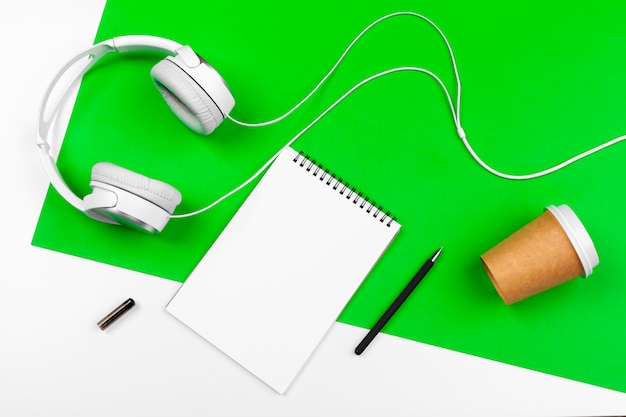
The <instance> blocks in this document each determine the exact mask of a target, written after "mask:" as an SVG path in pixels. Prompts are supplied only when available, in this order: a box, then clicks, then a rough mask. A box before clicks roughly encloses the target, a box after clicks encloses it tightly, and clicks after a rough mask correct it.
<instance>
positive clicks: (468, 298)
mask: <svg viewBox="0 0 626 417" xmlns="http://www.w3.org/2000/svg"><path fill="white" fill-rule="evenodd" d="M544 3H549V4H547V5H546V4H544ZM579 4H580V5H579V6H576V3H572V2H565V1H559V2H545V1H536V0H531V1H524V2H520V3H519V4H517V3H506V4H505V3H501V2H463V1H452V2H450V1H447V2H434V1H431V2H416V1H412V2H409V1H395V0H394V1H386V2H379V1H358V2H357V1H350V2H348V1H346V2H336V1H328V0H322V1H317V2H314V3H310V2H303V4H299V2H293V4H283V3H276V4H268V3H266V2H252V1H250V2H247V1H244V2H242V1H238V2H206V1H197V0H188V1H185V2H158V1H145V0H143V1H139V0H137V1H132V2H130V1H126V0H124V1H121V0H110V1H109V2H108V4H107V6H106V9H105V12H104V15H103V17H102V22H101V25H100V28H99V31H98V35H97V39H96V41H100V40H103V39H107V38H110V37H113V36H118V35H123V34H154V35H159V36H163V37H170V38H172V39H176V40H177V41H179V42H181V43H188V44H190V45H192V46H193V47H194V49H195V50H196V51H197V52H198V53H200V54H201V55H203V56H204V57H205V58H206V59H207V60H208V61H209V62H211V63H212V64H213V65H214V66H215V67H216V68H217V69H218V70H219V71H220V72H221V74H222V75H223V76H224V78H225V79H226V80H227V81H228V83H229V85H230V86H231V88H232V91H233V93H234V95H235V97H236V99H237V101H238V104H237V105H236V107H235V109H234V111H233V115H234V116H235V117H238V118H240V119H243V120H247V121H264V120H267V119H269V118H273V117H275V116H277V115H280V114H282V113H283V112H284V111H285V110H287V109H288V108H290V107H291V106H292V105H293V104H295V103H296V102H297V101H298V100H299V99H300V98H301V97H303V96H304V94H306V93H307V92H308V91H309V90H310V89H311V88H312V87H313V86H314V85H315V83H316V82H317V81H318V80H319V79H320V78H321V76H322V75H323V74H325V72H326V71H327V70H328V69H329V68H330V66H331V65H332V63H334V61H335V60H336V59H337V57H338V56H339V54H340V52H341V51H342V50H343V49H344V47H345V46H346V45H347V44H348V42H349V41H350V40H351V39H352V38H353V37H354V36H355V35H356V34H357V33H358V32H359V31H360V30H361V29H362V28H363V27H364V26H365V25H367V24H368V23H370V22H371V21H373V20H374V19H376V18H377V17H379V16H381V15H383V14H386V13H389V12H393V11H398V10H413V11H416V12H419V13H422V14H425V15H427V16H428V17H429V18H431V19H433V20H434V21H435V22H436V23H438V24H439V25H440V26H441V28H442V29H443V30H444V32H445V33H446V34H447V36H448V37H449V39H450V42H451V43H452V45H453V47H454V50H455V52H456V57H457V60H458V64H459V70H460V73H461V78H462V82H463V92H464V95H463V101H462V121H463V122H464V127H465V130H466V131H467V133H468V135H469V138H470V141H471V142H472V144H473V145H474V147H475V149H476V150H477V152H478V153H479V154H480V155H481V156H482V157H483V158H484V159H485V160H486V161H488V162H489V163H491V164H492V165H494V166H495V167H496V168H499V169H501V170H504V171H507V172H512V173H525V172H530V171H535V170H539V169H543V168H545V167H547V166H550V165H553V164H555V163H557V162H560V161H561V160H563V159H565V158H567V157H569V156H572V155H574V154H576V153H579V152H581V151H583V150H586V149H588V148H590V147H592V146H595V145H597V144H599V143H601V142H604V141H606V140H608V139H611V138H613V137H616V136H618V135H621V134H624V133H626V123H624V116H625V114H626V104H625V103H624V97H626V76H625V74H626V59H625V56H626V54H625V52H626V25H624V22H625V21H626V4H625V3H624V2H623V1H622V0H619V1H604V2H589V3H585V4H584V6H583V3H579ZM89 41H90V40H89V39H86V40H85V45H87V44H88V43H89ZM68 58H69V57H68ZM156 60H157V58H156V57H155V56H150V55H135V56H128V57H126V58H124V59H119V58H115V57H114V58H111V59H106V60H105V62H103V63H102V64H101V65H98V66H97V67H96V68H95V69H94V70H92V71H91V72H90V73H89V74H88V75H87V76H86V77H85V80H84V82H83V85H82V87H81V90H80V93H79V97H78V100H77V104H76V107H75V110H74V113H73V115H72V120H71V122H70V125H69V129H68V133H67V136H66V140H65V144H64V147H63V152H62V153H61V156H60V159H59V167H60V169H61V170H62V172H63V173H64V175H65V177H66V178H67V179H68V182H69V183H70V185H71V187H72V188H73V189H74V190H76V191H77V192H78V193H79V194H80V195H84V194H86V193H87V192H88V191H89V187H88V183H89V176H90V174H89V172H90V170H91V167H92V166H93V164H94V163H96V162H98V161H111V162H115V163H118V164H120V165H123V166H125V167H127V168H130V169H132V170H135V171H137V172H140V173H143V174H145V175H148V176H152V177H156V178H159V179H161V180H164V181H166V182H169V183H171V184H172V185H174V186H176V187H177V188H179V189H180V190H181V192H182V194H183V203H182V205H181V206H180V207H179V209H178V211H177V212H187V211H191V210H194V209H197V208H199V207H202V206H204V205H205V204H207V203H209V202H211V201H213V200H214V199H215V198H217V197H219V196H221V195H222V194H223V193H224V192H226V191H228V190H230V189H231V188H232V187H233V186H234V185H236V184H238V183H240V182H241V181H242V180H243V179H244V178H247V177H248V175H249V174H250V173H252V172H254V171H255V170H256V168H257V167H258V166H259V165H260V164H261V163H262V162H264V161H265V160H266V159H267V158H268V157H269V156H270V155H271V154H273V153H274V152H275V151H276V150H277V149H278V148H279V147H280V146H281V145H282V144H284V143H285V142H286V141H287V140H288V139H290V138H291V137H292V136H293V135H294V134H295V133H297V132H298V131H299V130H300V129H301V128H302V127H303V126H305V125H306V124H307V123H308V122H309V121H310V120H311V119H312V118H313V117H315V116H316V115H317V114H319V113H320V112H321V111H322V110H323V109H325V108H326V106H327V105H329V104H330V103H331V102H332V101H333V100H334V99H335V98H337V97H338V96H339V95H340V94H341V93H343V92H344V91H345V90H347V89H348V88H349V87H350V86H352V85H353V84H355V83H356V82H357V81H359V80H361V79H363V78H365V77H366V76H368V75H371V74H373V73H375V72H377V71H380V70H383V69H387V68H391V67H394V66H402V65H415V66H423V67H426V68H429V69H431V70H433V71H434V72H436V73H437V74H439V75H440V76H441V78H443V80H444V81H445V82H446V83H447V84H448V85H449V86H450V87H451V88H454V83H453V78H452V72H451V67H450V63H449V60H448V57H447V52H446V50H445V48H444V45H443V43H442V41H441V39H440V38H439V37H438V36H437V34H436V32H435V31H434V30H433V29H432V28H431V27H429V26H427V25H426V24H425V23H424V22H422V21H420V20H417V19H414V18H409V17H401V18H396V19H393V20H391V21H387V22H385V23H383V24H382V25H380V26H379V27H377V28H376V29H375V30H373V31H372V32H370V33H369V34H368V35H367V36H366V37H365V38H364V39H363V40H362V42H361V43H360V44H358V46H357V47H356V48H355V49H354V52H353V53H351V54H350V55H349V57H348V58H347V60H346V61H345V63H344V64H343V66H342V67H340V69H339V71H338V72H337V74H336V75H335V76H334V77H333V78H332V79H331V81H330V82H329V83H328V84H327V85H326V86H325V87H324V88H323V89H322V90H321V92H320V93H319V94H318V95H316V96H315V97H314V98H313V99H312V100H311V101H310V102H309V103H308V104H307V105H306V106H305V107H304V108H303V109H301V110H300V111H298V112H296V113H295V114H294V115H293V116H292V117H290V118H289V119H287V120H286V121H285V122H283V123H280V124H278V125H275V126H272V127H266V128H261V129H256V130H254V129H246V128H242V127H238V126H236V125H234V124H232V123H230V122H226V123H224V124H223V125H222V126H221V127H220V128H219V130H218V131H216V132H215V133H214V134H213V135H211V136H210V137H208V138H202V137H198V136H196V135H194V134H193V133H191V132H190V131H188V130H187V129H185V128H184V127H182V126H181V125H180V123H179V122H178V121H177V120H176V119H175V117H174V116H173V115H172V114H171V113H170V111H169V109H168V108H167V107H166V105H165V104H164V103H163V102H162V101H161V100H160V97H159V94H158V92H157V91H156V89H155V88H154V87H153V86H152V83H151V81H150V79H149V75H148V74H149V70H150V67H151V66H152V65H153V64H154V63H155V62H156ZM51 75H52V74H51ZM294 147H295V148H296V149H299V150H304V151H306V152H307V153H310V154H311V155H312V156H314V157H315V158H316V159H317V160H319V161H322V163H324V164H325V165H327V166H330V167H332V168H333V169H334V170H336V171H337V172H338V173H340V174H341V175H342V176H343V177H344V178H346V179H347V180H348V181H349V182H351V183H354V184H355V185H357V186H358V187H359V188H361V189H363V190H366V191H367V193H368V194H369V195H370V196H371V197H373V198H374V199H375V200H377V201H380V202H383V203H384V206H385V208H388V209H389V210H391V211H392V212H393V214H394V215H395V216H397V218H398V221H399V222H400V223H401V224H402V226H403V227H402V229H401V232H400V234H399V235H398V236H397V238H396V240H395V241H394V242H393V244H392V246H391V247H390V248H389V250H388V251H387V252H386V254H385V255H384V256H383V258H382V259H381V261H380V262H379V263H378V265H377V266H376V268H375V269H374V270H373V272H372V273H371V274H370V275H369V276H368V277H367V279H366V280H365V282H364V284H363V285H362V286H361V288H360V289H359V290H358V292H357V293H356V295H355V296H354V297H353V299H352V300H351V301H350V303H349V304H348V306H347V307H346V308H345V310H344V312H343V313H342V315H341V316H340V318H339V320H340V321H342V322H345V323H350V324H354V325H358V326H363V327H370V326H372V325H373V323H374V322H375V321H376V319H377V318H378V317H379V316H380V314H381V313H382V312H383V311H384V309H385V308H386V307H387V306H388V305H389V303H390V302H391V301H392V300H393V299H394V298H395V296H396V295H397V293H398V292H399V291H400V289H401V288H402V287H403V286H404V285H405V283H406V282H407V280H408V279H409V278H410V277H411V276H412V275H413V273H414V272H415V270H416V269H417V268H418V267H419V265H420V264H421V263H422V262H423V261H424V259H425V258H426V257H427V256H428V255H430V254H431V253H432V252H433V251H434V250H435V249H436V248H437V247H439V246H441V245H443V246H445V250H444V253H443V255H442V257H441V259H440V261H439V262H438V264H437V265H436V267H435V268H434V269H433V271H432V272H431V274H429V275H428V277H427V278H426V279H425V280H424V282H423V283H422V284H421V286H420V287H419V288H418V290H417V291H416V292H415V293H414V294H413V296H412V297H411V298H410V299H409V300H408V301H407V303H406V304H405V305H404V307H403V308H402V309H401V311H400V312H399V313H398V314H397V315H396V316H395V317H394V318H393V319H392V320H391V321H390V323H389V324H388V326H387V327H386V329H385V331H386V332H388V333H391V334H394V335H398V336H401V337H405V338H409V339H413V340H418V341H422V342H426V343H430V344H433V345H437V346H443V347H446V348H450V349H454V350H459V351H462V352H466V353H470V354H474V355H478V356H482V357H487V358H491V359H495V360H498V361H503V362H506V363H510V364H515V365H519V366H523V367H526V368H530V369H535V370H540V371H543V372H547V373H551V374H556V375H560V376H564V377H568V378H572V379H575V380H580V381H585V382H589V383H593V384H596V385H600V386H604V387H609V388H613V389H617V390H621V391H624V392H626V378H625V377H624V375H626V355H624V352H626V332H625V331H624V324H625V323H626V309H625V308H624V305H625V301H626V277H625V276H624V272H623V271H624V270H626V260H625V259H624V238H623V236H624V234H625V232H626V216H624V209H625V207H626V193H625V191H626V184H625V181H624V179H625V177H626V176H625V175H624V168H623V167H624V163H623V161H624V160H625V157H626V145H624V144H621V145H617V146H615V147H613V148H611V149H610V150H608V151H604V152H603V153H601V154H598V155H595V156H593V157H591V158H588V159H586V160H584V161H582V162H579V163H577V164H575V165H574V166H571V167H569V168H567V169H565V170H563V171H560V172H558V173H556V174H553V175H550V176H548V177H545V178H541V179H537V180H532V181H525V182H511V181H507V180H503V179H499V178H497V177H494V176H492V175H491V174H488V173H487V172H486V171H484V170H483V169H482V168H480V167H479V166H478V165H477V164H476V163H475V162H474V161H473V160H472V159H471V157H470V156H469V155H468V153H467V152H466V151H465V149H464V148H463V146H462V144H461V143H460V141H459V139H458V138H457V137H456V135H455V129H454V126H453V124H452V121H451V117H450V113H449V109H448V107H447V104H446V102H445V101H444V97H443V94H442V92H441V90H440V89H439V87H438V86H437V84H436V83H435V82H434V81H433V80H432V79H430V78H428V77H427V76H425V75H422V74H415V73H402V74H395V75H392V76H389V77H387V78H385V79H381V80H377V81H375V82H373V83H371V84H369V85H367V86H366V87H364V88H362V89H361V90H359V91H358V92H357V93H356V94H354V95H353V96H352V97H350V98H349V99H348V100H347V101H346V102H345V103H344V104H342V105H341V106H340V107H338V108H337V109H335V110H334V111H333V112H332V113H331V114H330V115H328V116H327V117H326V118H325V119H324V120H323V121H321V122H320V123H319V124H318V125H316V126H315V127H314V128H313V129H312V130H311V131H310V132H309V133H307V134H306V135H305V136H304V137H302V138H301V139H300V140H298V141H297V142H296V144H295V145H294ZM250 190H251V188H248V189H247V190H246V191H245V192H242V193H240V194H238V195H236V196H235V197H233V198H232V199H230V200H228V201H226V202H225V203H224V204H221V205H219V206H218V207H217V208H215V209H214V210H212V211H210V212H209V213H206V214H204V215H201V216H197V217H194V218H191V219H186V220H172V221H170V224H169V225H168V226H167V227H166V229H165V230H164V232H163V233H162V234H160V235H156V236H148V235H143V234H139V233H136V232H134V231H130V230H127V229H124V228H120V227H113V226H110V225H106V224H101V223H98V222H95V221H93V220H90V219H88V218H87V217H86V216H84V215H83V214H81V213H80V212H78V211H76V210H74V209H73V208H71V207H70V206H69V205H68V204H66V203H65V202H64V201H62V200H61V199H60V198H59V197H58V195H57V194H56V192H55V191H53V190H52V191H50V192H49V193H48V196H47V198H46V202H45V205H44V207H43V209H42V213H41V218H40V221H39V224H38V227H37V230H36V232H35V236H34V239H33V244H35V245H38V246H43V247H47V248H51V249H54V250H58V251H61V252H67V253H70V254H73V255H77V256H82V257H86V258H90V259H94V260H98V261H102V262H106V263H111V264H114V265H119V266H121V267H124V268H130V269H134V270H138V271H142V272H145V273H148V274H152V275H156V276H159V277H165V278H169V279H173V280H177V281H184V279H185V278H186V277H187V276H188V275H189V273H190V272H191V271H192V269H193V268H194V266H195V265H196V264H197V262H198V261H199V260H200V259H201V257H202V255H203V254H204V253H205V251H206V250H207V249H208V248H209V246H210V245H211V243H212V242H213V241H214V239H215V238H216V237H217V235H218V234H219V232H220V231H221V230H222V228H223V227H224V226H225V224H226V223H227V221H228V220H229V219H230V217H231V216H232V215H233V214H234V212H235V211H236V209H237V207H238V206H239V205H240V204H241V203H242V202H243V200H244V199H245V197H246V195H247V194H248V193H249V191H250ZM562 203H566V204H569V205H570V206H571V207H572V208H573V209H574V211H575V212H576V213H577V214H578V215H579V217H580V218H581V219H582V221H583V223H584V224H585V225H586V226H587V228H588V230H589V232H590V234H591V236H592V237H593V239H594V241H595V243H596V247H597V249H598V252H599V254H600V259H601V262H600V265H599V266H598V267H597V268H596V270H595V271H594V274H593V275H592V276H591V277H590V278H589V279H586V280H583V279H580V280H575V281H572V282H570V283H568V284H565V285H563V286H561V287H559V288H556V289H553V290H550V291H548V292H546V293H543V294H541V295H538V296H536V297H533V298H531V299H528V300H526V301H523V302H521V303H518V304H516V305H514V306H510V307H507V306H505V305H504V303H503V302H502V301H501V300H500V299H499V297H498V296H497V294H496V292H495V290H494V289H493V287H492V285H491V283H490V281H489V279H488V278H487V276H486V274H485V273H484V271H483V269H482V267H481V264H480V261H479V256H480V254H481V253H483V252H484V251H486V250H487V249H489V248H490V247H491V246H493V245H494V244H496V243H497V242H499V241H500V240H501V239H503V238H504V237H506V236H507V235H509V234H510V233H511V232H513V231H514V230H516V229H517V228H519V227H520V226H522V225H523V224H525V223H526V222H528V221H529V220H531V219H532V218H534V217H536V216H537V215H539V214H540V213H541V211H542V209H543V207H544V206H546V205H549V204H562ZM329 239H332V236H329ZM337 256H341V254H337ZM242 262H245V259H242ZM303 267H305V266H303ZM85 279H89V278H88V277H85ZM356 342H358V341H356V340H355V344H356ZM346 349H352V347H350V346H346ZM451 377H452V378H453V377H454V376H453V375H451ZM479 377H480V376H479V375H477V378H479Z"/></svg>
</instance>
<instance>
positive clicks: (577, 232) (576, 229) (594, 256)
mask: <svg viewBox="0 0 626 417" xmlns="http://www.w3.org/2000/svg"><path fill="white" fill-rule="evenodd" d="M546 209H547V210H549V211H550V213H552V215H553V216H554V217H555V218H556V219H557V221H558V222H559V223H560V224H561V227H563V230H565V233H566V234H567V237H569V240H570V242H572V245H573V246H574V249H575V250H576V253H577V254H578V258H579V259H580V263H582V265H583V268H584V270H585V277H588V276H589V275H591V272H593V268H594V267H596V266H598V264H599V263H600V258H598V252H597V251H596V248H595V246H594V245H593V241H592V240H591V236H589V233H587V230H586V229H585V226H583V224H582V222H581V221H580V219H578V217H577V216H576V214H575V213H574V212H573V211H572V209H571V208H569V206H567V205H566V204H562V205H560V206H558V207H556V206H548V207H546Z"/></svg>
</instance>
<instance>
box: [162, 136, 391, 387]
mask: <svg viewBox="0 0 626 417" xmlns="http://www.w3.org/2000/svg"><path fill="white" fill-rule="evenodd" d="M295 159H297V161H294V160H295ZM318 168H319V167H318V166H316V165H314V164H312V162H311V161H310V160H309V159H307V158H305V157H304V156H302V155H299V154H298V153H296V152H295V151H294V150H293V149H291V148H285V150H283V151H282V153H281V154H280V156H279V157H278V158H277V159H276V161H274V163H273V164H272V165H271V167H270V168H269V169H268V171H267V172H266V173H265V175H264V176H263V178H262V179H261V181H260V182H259V184H258V185H257V186H256V188H255V189H254V190H253V191H252V193H251V194H250V196H249V197H248V198H247V199H246V201H245V202H244V204H243V205H242V206H241V208H240V209H239V210H238V212H237V213H236V214H235V216H234V217H233V218H232V220H231V221H230V223H229V224H228V225H227V226H226V228H225V229H224V231H223V232H222V233H221V235H220V236H219V237H218V239H217V240H216V241H215V243H214V244H213V246H212V247H211V248H210V249H209V251H208V252H207V254H206V255H205V256H204V258H203V259H202V261H201V262H200V263H199V264H198V266H197V267H196V269H195V270H194V271H193V273H192V274H191V276H190V277H189V278H188V279H187V281H186V282H185V283H184V284H183V285H182V287H181V289H180V290H179V291H178V293H177V294H176V295H175V296H174V298H173V299H172V300H171V302H170V303H169V304H168V306H167V311H168V312H170V313H171V314H172V315H174V316H175V317H177V318H178V319H179V320H180V321H182V322H183V323H185V324H186V325H187V326H188V327H190V328H191V329H192V330H194V331H195V332H197V333H198V334H200V335H201V336H202V337H203V338H205V339H206V340H207V341H209V342H210V343H211V344H213V345H214V346H215V347H217V348H218V349H220V350H221V351H222V352H224V353H225V354H227V355H228V356H230V357H231V358H232V359H234V360H235V361H237V362H238V363H239V364H240V365H242V366H243V367H245V368H246V369H248V370H249V371H250V372H251V373H253V374H254V375H256V376H257V377H258V378H260V379H261V380H263V381H264V382H265V383H267V384H268V385H270V386H271V387H272V388H273V389H275V390H276V391H278V392H279V393H284V392H285V390H286V389H287V387H288V386H289V384H290V383H291V382H292V380H293V379H294V377H295V376H296V375H297V373H298V371H299V370H300V369H301V368H302V366H303V365H304V363H305V362H306V360H307V359H308V357H309V356H310V355H311V353H312V352H313V350H314V349H315V347H316V346H317V345H318V344H319V342H320V341H321V339H322V338H323V337H324V334H325V333H326V331H327V330H328V329H329V327H330V326H331V325H332V323H333V322H334V321H335V320H336V319H337V317H338V316H339V314H340V313H341V311H342V309H343V308H344V306H345V305H346V303H347V302H348V301H349V299H350V297H351V296H352V294H353V293H354V292H355V291H356V289H357V288H358V286H359V285H360V283H361V282H362V280H363V279H364V278H365V277H366V276H367V274H368V273H369V271H370V270H371V268H372V267H373V266H374V264H375V263H376V261H377V260H378V259H379V257H380V256H381V255H382V253H383V252H384V251H385V249H386V248H387V246H388V245H389V244H390V242H391V240H392V239H393V237H394V236H395V235H396V233H397V232H398V230H399V228H400V225H399V224H398V223H397V222H396V221H395V220H392V219H391V218H390V217H389V216H387V215H385V214H384V213H382V212H380V211H379V210H378V209H377V208H375V207H371V206H370V203H369V202H366V201H365V200H362V199H361V198H360V197H357V196H358V194H357V193H355V192H351V190H349V189H348V188H345V189H344V186H343V184H341V183H338V184H337V180H336V179H334V178H332V177H331V174H330V173H328V172H325V171H324V170H323V169H318ZM329 180H330V182H329ZM342 191H343V192H342ZM348 196H349V198H348ZM375 215H376V216H375ZM349 348H350V347H348V346H346V349H349Z"/></svg>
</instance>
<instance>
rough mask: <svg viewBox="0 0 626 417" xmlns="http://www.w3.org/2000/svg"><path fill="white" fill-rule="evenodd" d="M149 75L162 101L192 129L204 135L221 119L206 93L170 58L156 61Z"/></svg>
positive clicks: (219, 113)
mask: <svg viewBox="0 0 626 417" xmlns="http://www.w3.org/2000/svg"><path fill="white" fill-rule="evenodd" d="M150 75H151V76H152V80H153V81H154V84H155V85H156V87H157V88H158V89H159V92H160V93H161V95H162V96H163V98H164V99H165V102H166V103H167V104H168V105H169V106H170V108H171V109H172V111H173V112H174V113H175V114H176V116H178V118H179V119H180V120H181V121H182V122H183V123H184V124H185V125H186V126H187V127H189V128H190V129H191V130H193V131H194V132H197V133H200V134H202V135H208V134H209V133H211V132H213V130H215V128H216V127H217V126H218V125H219V124H220V123H221V122H222V120H224V116H223V115H222V112H221V111H220V109H219V108H218V107H217V105H216V104H215V102H214V101H213V99H211V97H210V96H209V94H208V93H207V92H206V91H205V90H204V89H203V88H202V87H201V86H200V85H199V84H198V83H197V82H196V81H195V80H194V79H193V78H192V77H191V76H190V75H189V74H188V73H187V72H185V71H184V70H183V69H182V68H181V67H180V66H178V65H176V63H174V62H173V61H172V60H170V59H164V60H162V61H160V62H159V63H158V64H156V65H155V66H154V67H153V68H152V70H151V71H150Z"/></svg>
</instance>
